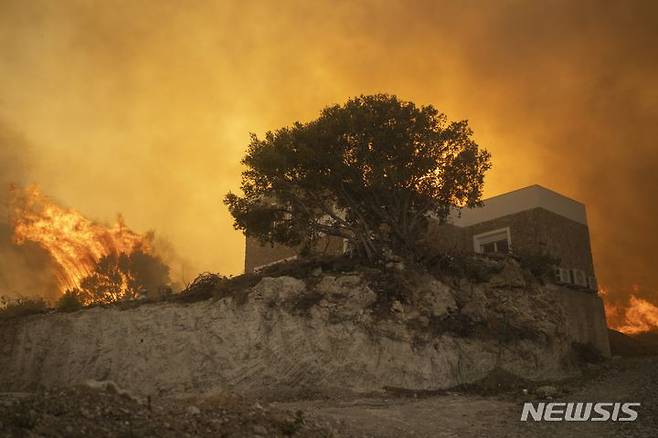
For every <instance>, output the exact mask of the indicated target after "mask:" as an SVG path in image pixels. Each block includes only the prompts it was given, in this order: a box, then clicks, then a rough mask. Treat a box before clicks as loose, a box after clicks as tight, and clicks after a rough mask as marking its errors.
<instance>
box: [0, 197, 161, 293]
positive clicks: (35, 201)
mask: <svg viewBox="0 0 658 438" xmlns="http://www.w3.org/2000/svg"><path fill="white" fill-rule="evenodd" d="M10 219H11V223H12V226H13V230H14V241H15V243H16V244H22V243H24V242H27V241H31V242H35V243H37V244H38V245H39V246H41V247H42V248H44V249H45V250H46V251H48V253H49V254H50V256H51V257H52V259H53V261H54V263H55V264H56V273H57V282H58V284H59V288H60V291H61V292H64V291H65V290H67V289H71V288H77V287H79V286H80V282H81V280H82V279H83V278H84V277H86V276H87V275H89V274H90V273H91V272H92V271H93V269H94V267H95V266H96V263H97V262H98V260H100V259H101V257H103V256H107V255H111V254H121V253H124V254H130V253H132V252H134V251H136V250H140V251H143V252H146V253H149V252H151V247H152V234H146V235H140V234H137V233H135V232H134V231H132V230H130V229H129V228H127V227H126V225H125V224H124V222H123V219H122V217H121V216H118V217H117V220H116V223H115V224H114V225H112V226H105V225H102V224H99V223H97V222H94V221H92V220H90V219H88V218H86V217H85V216H83V215H82V214H81V213H80V212H78V211H76V210H74V209H71V208H64V207H62V206H60V205H57V204H56V203H54V202H53V201H52V200H51V199H49V198H48V197H47V196H45V195H44V194H43V193H42V192H41V191H40V190H39V188H38V187H36V186H29V187H27V188H19V187H13V188H12V189H11V192H10Z"/></svg>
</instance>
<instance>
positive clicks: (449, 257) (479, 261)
mask: <svg viewBox="0 0 658 438" xmlns="http://www.w3.org/2000/svg"><path fill="white" fill-rule="evenodd" d="M422 263H423V265H424V266H425V267H426V268H427V270H428V271H429V272H431V273H432V274H433V275H434V276H436V277H437V278H441V277H454V278H466V279H468V280H471V281H474V282H476V283H484V282H486V281H489V279H491V277H492V276H493V275H495V274H497V273H499V272H500V271H501V270H502V269H503V265H502V264H501V263H500V262H498V261H496V260H492V259H488V258H485V257H480V256H477V255H473V254H468V253H461V252H450V253H447V252H437V251H436V250H433V252H432V251H431V250H430V251H428V252H424V253H423V259H422Z"/></svg>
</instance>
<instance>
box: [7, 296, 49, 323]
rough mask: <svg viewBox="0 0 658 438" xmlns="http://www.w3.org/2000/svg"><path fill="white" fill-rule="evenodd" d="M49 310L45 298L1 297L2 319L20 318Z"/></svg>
mask: <svg viewBox="0 0 658 438" xmlns="http://www.w3.org/2000/svg"><path fill="white" fill-rule="evenodd" d="M47 311H48V303H46V301H45V300H44V299H43V298H23V297H19V298H13V299H12V298H7V297H0V319H10V318H18V317H22V316H27V315H35V314H40V313H46V312H47Z"/></svg>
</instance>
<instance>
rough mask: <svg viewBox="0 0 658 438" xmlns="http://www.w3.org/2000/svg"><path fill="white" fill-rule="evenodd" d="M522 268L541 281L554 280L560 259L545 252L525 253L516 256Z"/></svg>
mask: <svg viewBox="0 0 658 438" xmlns="http://www.w3.org/2000/svg"><path fill="white" fill-rule="evenodd" d="M516 256H517V258H518V260H519V264H520V265H521V268H523V269H525V270H526V271H528V272H530V273H531V274H532V275H534V276H535V278H537V279H539V280H542V281H544V280H548V279H551V278H553V269H554V268H555V266H558V265H559V264H560V259H559V258H558V257H555V256H553V255H550V254H548V253H547V252H545V251H534V252H533V251H523V252H519V253H517V254H516Z"/></svg>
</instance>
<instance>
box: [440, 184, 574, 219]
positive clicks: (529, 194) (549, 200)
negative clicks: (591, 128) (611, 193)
mask: <svg viewBox="0 0 658 438" xmlns="http://www.w3.org/2000/svg"><path fill="white" fill-rule="evenodd" d="M482 202H483V204H484V205H483V206H482V207H475V208H462V209H456V210H455V211H454V212H453V213H451V214H450V216H449V218H448V222H450V223H452V224H454V225H457V226H460V227H468V226H470V225H474V224H478V223H481V222H486V221H490V220H492V219H496V218H499V217H503V216H507V215H510V214H514V213H520V212H522V211H526V210H531V209H533V208H538V207H539V208H544V209H546V210H548V211H551V212H553V213H556V214H559V215H560V216H563V217H565V218H567V219H571V220H572V221H575V222H579V223H581V224H583V225H587V212H586V211H585V205H584V204H583V203H581V202H578V201H575V200H573V199H571V198H568V197H566V196H564V195H561V194H559V193H557V192H555V191H553V190H549V189H547V188H546V187H542V186H540V185H538V184H534V185H531V186H528V187H523V188H521V189H517V190H513V191H511V192H508V193H503V194H500V195H496V196H492V197H491V198H487V199H484V200H483V201H482Z"/></svg>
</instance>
